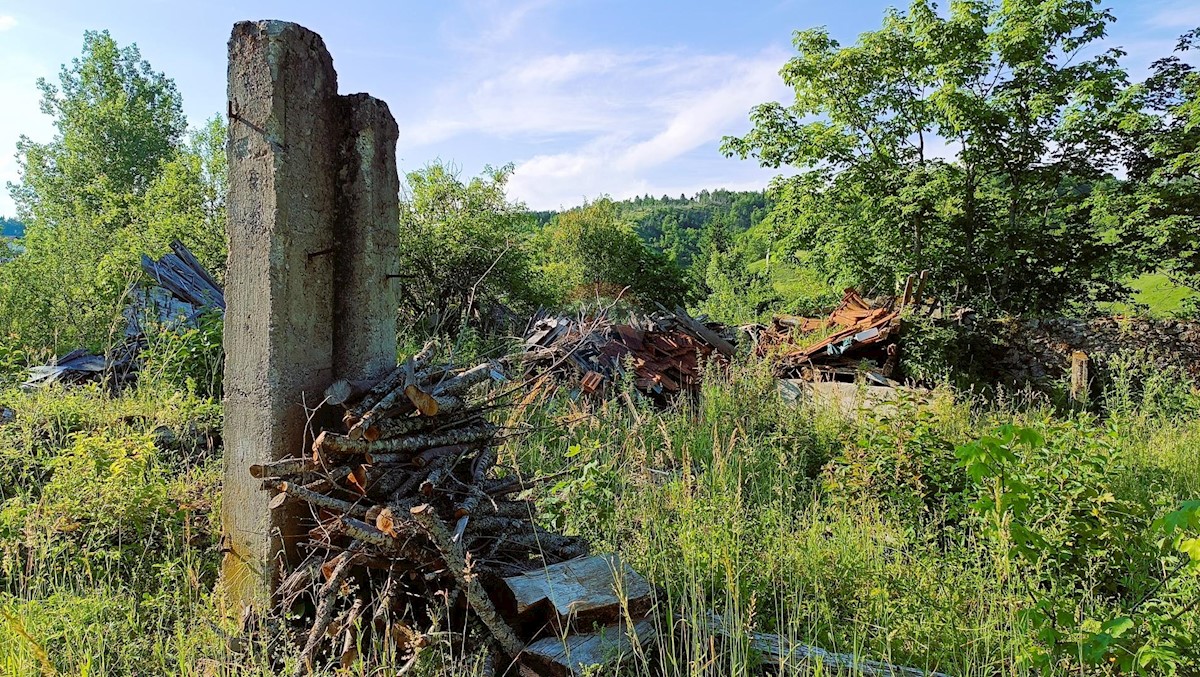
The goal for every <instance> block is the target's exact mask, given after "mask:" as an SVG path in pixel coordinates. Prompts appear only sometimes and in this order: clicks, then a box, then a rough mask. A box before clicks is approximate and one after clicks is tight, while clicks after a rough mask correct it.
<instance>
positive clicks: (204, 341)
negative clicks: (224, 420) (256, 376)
mask: <svg viewBox="0 0 1200 677" xmlns="http://www.w3.org/2000/svg"><path fill="white" fill-rule="evenodd" d="M223 317H224V316H223V315H222V314H221V313H220V312H219V311H210V312H207V313H202V314H201V315H200V316H199V317H197V318H196V326H194V327H182V328H176V329H172V328H168V327H163V328H161V329H160V330H158V331H151V332H148V336H147V345H146V348H145V349H144V350H142V352H141V355H140V357H141V359H142V368H141V370H140V371H139V373H138V383H139V385H144V386H150V387H153V388H166V389H169V390H178V391H182V392H187V393H193V394H196V395H199V396H200V397H204V398H210V399H216V400H219V399H221V392H222V390H221V385H222V379H223V377H224V365H225V351H224V347H223V343H222V340H223V334H222V330H223V328H224V321H223Z"/></svg>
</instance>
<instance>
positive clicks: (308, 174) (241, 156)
mask: <svg viewBox="0 0 1200 677" xmlns="http://www.w3.org/2000/svg"><path fill="white" fill-rule="evenodd" d="M229 103H230V111H229V112H230V120H229V138H228V142H227V143H228V145H227V148H226V149H227V152H228V155H229V197H228V210H229V214H228V219H229V221H228V229H229V268H228V274H227V291H226V300H227V304H228V308H227V310H226V313H225V354H226V358H225V435H224V437H225V484H224V496H223V498H222V520H223V524H224V530H225V537H224V546H225V549H226V555H225V560H224V564H223V567H222V569H223V572H222V575H223V580H224V584H225V589H226V591H227V594H228V596H229V598H230V599H232V600H234V601H236V602H238V603H241V604H246V603H252V602H262V601H265V600H266V598H267V596H268V594H269V591H270V590H271V589H272V588H273V583H274V581H275V580H276V578H277V575H278V571H279V567H278V564H277V558H278V557H280V556H281V555H284V554H286V553H288V551H290V550H291V549H292V547H291V546H292V543H293V541H294V539H295V538H296V537H297V536H298V534H297V533H296V532H297V530H298V527H299V525H298V520H297V519H294V517H295V516H294V515H293V516H291V517H292V518H289V516H288V515H286V514H279V513H278V511H277V514H274V515H272V514H271V513H270V511H269V510H268V508H267V502H268V500H269V496H268V494H267V493H266V492H263V491H261V490H260V488H259V486H258V482H257V481H256V480H253V479H252V478H251V477H250V475H249V473H248V467H249V466H250V464H252V463H266V462H269V461H272V460H276V459H279V458H282V457H284V456H288V455H292V454H295V453H297V452H299V451H301V450H303V449H304V448H305V446H306V445H305V437H306V417H305V411H304V408H303V406H302V403H303V402H304V400H305V397H306V395H307V398H308V402H309V404H310V405H311V404H315V403H316V402H315V401H314V399H313V398H314V397H316V398H317V400H319V397H320V396H319V394H318V393H320V392H321V390H322V389H323V388H324V387H325V386H326V385H328V383H329V382H330V381H331V379H332V377H333V374H334V371H333V340H334V339H333V303H334V293H333V271H334V257H333V256H329V255H316V256H313V254H315V253H318V252H323V251H325V252H327V251H329V250H331V249H332V248H333V246H334V240H335V238H334V233H335V223H334V221H335V213H336V211H335V209H336V204H335V203H336V187H335V183H336V172H335V171H334V168H335V167H336V166H337V160H338V155H339V150H340V149H339V145H340V144H339V141H340V129H341V126H340V123H339V120H338V119H337V112H338V106H337V105H336V104H337V75H336V74H335V73H334V70H333V60H332V58H331V57H330V55H329V52H328V51H327V50H326V49H325V45H324V42H323V41H322V40H321V37H320V36H319V35H317V34H316V33H313V32H312V31H309V30H307V29H304V28H302V27H300V26H297V25H295V24H289V23H285V22H280V21H259V22H242V23H238V24H236V25H235V26H234V28H233V34H232V37H231V38H230V40H229ZM283 510H287V508H284V509H283Z"/></svg>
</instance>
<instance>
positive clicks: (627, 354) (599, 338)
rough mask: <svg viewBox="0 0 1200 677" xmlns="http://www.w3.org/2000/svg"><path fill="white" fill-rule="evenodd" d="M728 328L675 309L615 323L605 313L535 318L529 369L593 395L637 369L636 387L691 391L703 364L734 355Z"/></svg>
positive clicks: (658, 393)
mask: <svg viewBox="0 0 1200 677" xmlns="http://www.w3.org/2000/svg"><path fill="white" fill-rule="evenodd" d="M736 351H737V349H736V348H735V346H734V343H733V338H732V336H731V334H730V333H729V331H728V329H727V328H726V327H724V326H723V325H720V324H717V323H704V322H701V321H699V320H696V319H694V318H692V317H691V316H689V315H688V314H687V312H686V311H684V310H683V309H681V308H677V309H676V310H675V312H673V313H670V312H660V313H656V314H654V315H650V316H645V317H637V316H634V317H632V318H630V320H629V322H628V323H625V324H616V323H614V322H612V321H611V320H610V319H609V318H607V317H606V316H604V315H594V316H590V317H580V318H569V317H563V316H545V315H539V316H537V317H534V319H533V320H532V321H531V322H530V325H529V329H528V331H527V332H526V334H525V354H524V355H523V356H522V357H523V362H524V363H525V365H526V369H527V373H528V374H538V373H551V374H554V375H555V376H556V377H558V378H560V379H561V380H562V381H564V382H569V383H573V384H578V388H579V390H580V392H582V393H584V394H592V393H595V392H598V391H605V390H607V389H609V388H610V387H611V386H612V385H613V384H614V383H618V382H620V380H621V379H622V377H624V376H625V374H626V366H627V365H628V366H630V367H631V368H632V370H633V374H632V377H633V383H634V386H635V387H636V388H637V389H638V390H639V391H641V392H642V393H645V394H646V395H649V396H652V397H658V398H662V397H666V396H668V395H674V394H678V393H680V392H685V391H689V390H693V389H694V388H696V387H697V386H698V385H699V383H700V378H701V376H702V375H703V372H704V363H705V361H706V360H708V359H710V358H713V357H714V355H715V356H716V358H718V359H724V360H727V359H730V358H732V357H733V356H734V355H735V354H736Z"/></svg>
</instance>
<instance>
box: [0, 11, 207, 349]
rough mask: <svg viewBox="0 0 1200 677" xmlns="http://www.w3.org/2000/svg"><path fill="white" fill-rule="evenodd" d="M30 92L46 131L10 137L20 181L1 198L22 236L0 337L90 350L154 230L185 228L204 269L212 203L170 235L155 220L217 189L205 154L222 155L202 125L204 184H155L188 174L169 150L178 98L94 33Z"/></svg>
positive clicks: (177, 136) (131, 52) (132, 51)
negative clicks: (35, 138)
mask: <svg viewBox="0 0 1200 677" xmlns="http://www.w3.org/2000/svg"><path fill="white" fill-rule="evenodd" d="M38 87H39V88H40V89H41V91H42V112H43V113H45V114H47V115H50V116H51V117H52V118H53V120H54V125H55V127H56V130H57V132H56V134H55V137H54V139H53V140H52V141H50V142H49V143H46V144H37V143H34V142H32V141H30V140H29V139H28V138H22V139H21V141H20V142H19V143H18V145H17V151H18V152H17V155H18V162H19V165H20V171H21V181H20V183H19V184H15V185H14V184H10V185H9V189H10V191H11V193H12V196H13V199H14V201H15V202H16V203H17V209H18V216H19V218H21V220H22V221H24V222H25V223H26V225H27V230H26V233H25V237H24V239H23V240H22V243H21V244H22V246H23V247H24V251H23V252H22V253H21V254H20V255H18V256H16V257H15V258H14V259H13V260H12V261H10V262H7V263H5V264H4V265H2V266H0V331H3V332H5V333H12V334H16V335H17V336H18V337H19V339H20V341H22V342H23V343H24V344H25V345H28V346H34V347H38V348H43V347H48V348H51V349H52V350H54V351H55V352H64V351H65V350H69V349H74V348H76V347H79V346H81V345H82V346H86V347H89V348H93V349H98V348H100V347H102V346H103V345H104V344H105V343H106V342H107V341H108V338H109V336H110V335H111V334H112V332H113V331H114V330H115V328H116V325H117V324H118V323H119V322H120V319H119V309H120V306H121V298H122V295H123V293H124V292H125V290H126V288H127V287H128V285H129V283H130V282H131V281H133V280H134V279H136V277H137V276H138V257H139V256H140V255H141V253H142V245H143V244H144V243H145V242H146V241H147V240H153V239H154V238H155V237H156V236H157V237H158V239H160V240H161V238H162V236H163V235H164V230H165V231H175V232H179V231H187V234H186V236H185V238H184V239H185V241H189V242H197V241H213V240H215V241H216V242H217V243H218V244H217V245H216V246H215V247H205V246H198V247H197V249H198V250H200V252H201V253H203V254H204V255H205V257H206V258H207V259H208V261H207V262H209V263H212V262H213V259H216V258H218V256H217V255H216V254H215V251H216V250H223V244H221V243H223V234H220V225H221V223H223V221H215V219H216V218H219V217H216V214H217V213H218V212H219V211H220V210H219V209H218V208H216V206H215V205H214V206H213V207H214V208H213V209H212V210H210V211H209V215H210V216H212V217H213V218H210V219H209V220H208V221H207V222H206V221H205V220H204V219H203V218H202V217H200V216H201V215H200V214H199V212H198V211H196V210H193V211H191V212H187V213H183V212H180V213H177V214H175V217H176V218H177V219H178V221H177V223H176V224H175V225H174V226H173V227H168V226H165V225H164V223H163V221H164V220H166V219H165V217H164V216H163V211H164V210H167V211H169V210H173V209H176V208H178V207H180V204H178V203H174V202H172V199H173V196H178V195H179V194H181V193H185V192H191V193H195V194H201V193H205V192H206V191H208V188H209V187H210V186H219V185H220V183H219V182H220V181H223V179H218V178H217V176H218V174H222V173H223V170H222V169H220V168H219V167H220V162H218V161H216V156H215V154H217V153H220V154H221V156H222V157H223V152H222V151H220V150H218V145H217V144H216V140H217V139H218V138H219V136H223V133H221V132H220V131H219V129H218V128H217V126H210V128H209V129H208V130H207V131H206V134H207V135H208V137H210V138H209V140H208V141H206V142H204V143H202V144H201V145H203V146H205V147H206V148H207V149H208V150H209V153H208V154H209V156H210V158H211V159H212V160H213V162H211V163H210V170H211V171H210V172H209V173H208V175H207V180H208V181H209V183H208V184H206V183H205V181H204V180H200V179H201V177H200V176H199V175H197V174H196V173H194V172H193V173H192V174H187V173H186V172H184V173H182V174H180V173H179V172H178V171H176V170H179V169H180V168H179V167H176V169H175V170H172V171H170V172H168V176H166V178H160V177H162V173H163V167H164V165H168V166H170V165H173V164H175V165H178V164H183V165H188V164H189V161H188V160H187V159H186V156H187V155H188V154H189V153H191V152H192V151H191V150H190V149H185V150H182V151H181V142H182V139H183V133H184V129H185V121H184V118H183V114H182V112H181V105H182V104H181V102H180V98H179V94H178V92H177V91H176V89H175V85H174V83H173V82H172V81H171V80H170V79H169V78H167V77H165V76H164V75H162V74H161V73H156V72H154V71H153V70H152V69H151V67H150V65H149V64H148V63H146V62H145V61H144V60H142V58H141V55H140V54H139V52H138V50H137V48H136V47H134V46H130V47H124V48H122V47H119V46H118V45H117V44H116V42H115V41H114V40H113V39H112V37H111V36H109V34H108V33H106V32H100V33H95V32H88V33H85V34H84V45H83V53H82V55H81V56H80V57H79V58H77V59H75V60H73V61H72V63H71V64H70V66H64V67H63V69H62V72H61V73H60V75H59V82H58V84H57V85H53V84H51V83H49V82H47V81H45V80H40V81H39V82H38ZM214 125H218V126H219V123H214ZM202 136H203V134H202ZM181 153H182V155H183V157H181ZM217 190H220V189H219V188H218V189H217ZM214 199H215V198H214ZM156 210H157V213H156ZM201 211H202V210H201ZM198 217H199V218H198ZM214 230H215V232H214ZM168 241H169V240H168Z"/></svg>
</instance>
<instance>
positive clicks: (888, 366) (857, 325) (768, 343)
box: [743, 273, 929, 386]
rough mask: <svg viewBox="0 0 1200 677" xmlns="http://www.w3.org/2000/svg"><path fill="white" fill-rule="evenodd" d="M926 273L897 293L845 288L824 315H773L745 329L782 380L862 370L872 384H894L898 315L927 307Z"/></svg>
mask: <svg viewBox="0 0 1200 677" xmlns="http://www.w3.org/2000/svg"><path fill="white" fill-rule="evenodd" d="M926 275H927V274H926V273H921V274H920V275H909V276H908V281H907V283H906V284H905V287H904V293H903V294H902V295H901V296H899V297H890V296H889V297H885V298H882V299H875V300H870V299H866V298H864V297H863V296H862V295H861V294H859V293H858V292H857V291H855V290H854V289H847V290H845V293H844V294H843V296H842V301H841V303H839V304H838V305H837V307H836V308H834V309H833V311H832V312H830V314H829V315H828V316H827V317H823V318H811V317H799V316H795V315H777V316H775V318H774V319H773V320H772V322H771V324H770V326H766V327H763V326H760V325H752V326H749V327H744V328H743V329H744V330H745V331H746V332H747V333H749V334H750V335H751V337H752V338H753V339H754V353H755V354H756V355H758V356H759V357H762V358H765V359H769V360H771V362H772V364H773V367H774V370H775V374H776V375H777V376H778V377H780V378H782V379H799V380H804V381H810V382H823V381H842V382H845V381H855V380H857V379H858V378H859V376H860V375H865V376H866V378H867V382H868V383H869V384H871V385H881V386H896V385H899V384H898V383H897V382H896V381H894V380H893V379H892V377H893V375H894V374H896V373H897V372H898V367H899V359H900V345H899V339H900V326H901V324H900V316H901V315H902V314H903V313H904V312H905V311H916V312H927V311H928V310H929V306H928V305H927V304H928V302H927V301H926V300H923V299H924V297H923V295H922V292H923V289H924V286H925V279H926ZM864 366H866V367H867V368H866V369H864Z"/></svg>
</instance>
